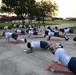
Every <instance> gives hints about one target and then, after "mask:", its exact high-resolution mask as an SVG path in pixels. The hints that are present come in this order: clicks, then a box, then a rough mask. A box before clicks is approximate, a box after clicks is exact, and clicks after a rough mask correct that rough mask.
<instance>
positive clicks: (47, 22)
mask: <svg viewBox="0 0 76 75" xmlns="http://www.w3.org/2000/svg"><path fill="white" fill-rule="evenodd" d="M63 23H70V24H71V23H72V24H73V23H74V24H76V21H45V23H44V24H43V23H42V21H40V23H38V21H36V22H32V23H28V22H26V23H25V25H29V24H30V25H33V24H34V25H38V26H43V25H59V24H63ZM16 24H18V23H16ZM4 26H11V27H12V23H11V22H8V23H0V27H2V28H3V27H4ZM75 29H76V28H75Z"/></svg>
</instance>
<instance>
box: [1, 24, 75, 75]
mask: <svg viewBox="0 0 76 75" xmlns="http://www.w3.org/2000/svg"><path fill="white" fill-rule="evenodd" d="M66 26H71V25H70V24H68V25H66ZM74 26H76V25H75V24H74ZM58 27H64V25H63V24H62V25H61V26H60V25H58ZM74 36H76V35H74V34H71V35H69V38H70V40H69V41H65V40H64V39H62V41H48V42H55V43H61V44H63V46H64V48H65V49H66V50H67V51H68V53H69V54H70V56H76V46H75V45H73V41H72V38H73V37H74ZM20 37H25V36H20ZM27 39H28V41H32V40H35V41H40V40H46V38H43V39H41V38H27ZM11 40H12V39H11ZM4 41H5V39H0V75H63V74H61V73H52V72H49V71H46V70H45V67H46V66H47V65H48V64H49V62H50V60H51V59H53V57H54V56H53V55H52V54H51V53H50V52H49V51H42V50H35V51H34V52H33V53H31V54H26V53H25V52H24V51H23V50H25V49H28V48H27V47H26V43H21V44H9V45H7V44H5V42H4Z"/></svg>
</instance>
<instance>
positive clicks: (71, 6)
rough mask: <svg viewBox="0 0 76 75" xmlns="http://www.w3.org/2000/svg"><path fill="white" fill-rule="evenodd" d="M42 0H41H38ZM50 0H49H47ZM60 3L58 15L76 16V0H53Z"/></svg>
mask: <svg viewBox="0 0 76 75" xmlns="http://www.w3.org/2000/svg"><path fill="white" fill-rule="evenodd" d="M36 1H41V0H36ZM46 1H49V0H46ZM51 1H54V2H56V3H57V5H58V7H59V8H58V10H59V12H58V15H57V16H58V17H63V18H66V17H76V0H51Z"/></svg>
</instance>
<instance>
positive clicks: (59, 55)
mask: <svg viewBox="0 0 76 75" xmlns="http://www.w3.org/2000/svg"><path fill="white" fill-rule="evenodd" d="M70 59H71V57H70V56H69V55H68V54H67V52H66V51H65V50H64V49H63V48H58V49H57V50H56V52H55V57H54V61H56V62H58V61H60V62H61V63H62V64H63V65H64V66H68V63H69V61H70Z"/></svg>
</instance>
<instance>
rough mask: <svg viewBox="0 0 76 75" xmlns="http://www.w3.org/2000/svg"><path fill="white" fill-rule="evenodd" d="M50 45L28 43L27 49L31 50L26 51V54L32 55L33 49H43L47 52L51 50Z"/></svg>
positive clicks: (46, 43)
mask: <svg viewBox="0 0 76 75" xmlns="http://www.w3.org/2000/svg"><path fill="white" fill-rule="evenodd" d="M49 45H50V44H49V43H48V42H46V41H38V42H37V41H32V42H28V43H27V47H28V48H29V50H27V51H26V50H24V51H26V53H32V52H33V49H38V48H42V49H44V50H47V49H48V48H49Z"/></svg>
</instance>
